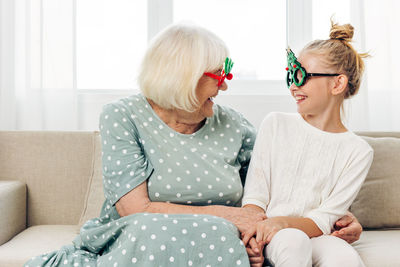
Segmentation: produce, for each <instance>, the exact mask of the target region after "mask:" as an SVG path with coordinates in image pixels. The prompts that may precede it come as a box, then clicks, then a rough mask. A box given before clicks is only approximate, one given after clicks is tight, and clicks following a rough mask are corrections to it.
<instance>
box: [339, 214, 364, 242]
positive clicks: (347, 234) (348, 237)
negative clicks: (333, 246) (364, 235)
mask: <svg viewBox="0 0 400 267" xmlns="http://www.w3.org/2000/svg"><path fill="white" fill-rule="evenodd" d="M334 227H335V231H333V232H332V233H331V235H332V236H336V237H339V238H341V239H343V240H345V241H346V242H348V243H349V244H351V243H353V242H355V241H357V240H358V239H359V238H360V235H361V232H362V226H361V224H360V223H359V222H358V220H357V218H356V217H355V216H354V215H353V214H352V213H350V212H348V213H347V214H346V215H345V216H343V217H342V218H340V219H339V220H338V221H337V222H336V223H335V225H334Z"/></svg>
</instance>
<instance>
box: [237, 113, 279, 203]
mask: <svg viewBox="0 0 400 267" xmlns="http://www.w3.org/2000/svg"><path fill="white" fill-rule="evenodd" d="M272 121H273V120H272V118H271V116H267V117H266V118H265V119H264V120H263V122H262V124H261V126H260V130H259V132H258V134H257V139H256V142H255V145H254V151H253V155H252V158H251V162H250V167H249V171H248V173H247V178H246V183H245V187H244V195H243V200H242V205H243V206H244V205H248V204H252V205H256V206H258V207H260V208H262V209H264V210H266V208H267V205H268V203H269V199H270V197H269V194H270V181H271V175H270V169H271V167H270V154H271V143H272V139H273V134H272V133H273V126H272Z"/></svg>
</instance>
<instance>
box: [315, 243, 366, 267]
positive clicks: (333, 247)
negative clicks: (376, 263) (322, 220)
mask: <svg viewBox="0 0 400 267" xmlns="http://www.w3.org/2000/svg"><path fill="white" fill-rule="evenodd" d="M312 245H313V264H314V265H315V266H327V267H330V266H332V267H333V266H349V267H364V266H365V265H364V263H363V261H362V260H361V257H360V255H359V254H358V253H357V251H356V250H355V249H354V248H353V247H352V246H351V245H349V244H348V243H347V242H346V241H344V240H342V239H340V238H337V237H333V236H321V237H318V238H316V239H315V240H314V238H313V240H312Z"/></svg>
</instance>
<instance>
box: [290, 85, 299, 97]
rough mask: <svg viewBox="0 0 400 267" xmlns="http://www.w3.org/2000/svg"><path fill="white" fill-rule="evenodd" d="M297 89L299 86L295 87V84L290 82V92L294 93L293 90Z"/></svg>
mask: <svg viewBox="0 0 400 267" xmlns="http://www.w3.org/2000/svg"><path fill="white" fill-rule="evenodd" d="M298 89H299V87H297V85H295V84H294V83H292V84H291V85H290V86H289V90H290V93H291V94H292V95H293V94H294V92H295V91H296V90H298Z"/></svg>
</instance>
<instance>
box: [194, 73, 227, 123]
mask: <svg viewBox="0 0 400 267" xmlns="http://www.w3.org/2000/svg"><path fill="white" fill-rule="evenodd" d="M221 71H222V69H219V70H216V71H213V72H212V73H213V74H216V75H220V74H221ZM226 89H228V85H227V84H226V83H225V81H224V82H223V83H222V84H221V85H220V86H218V80H216V79H213V78H211V77H208V76H206V75H203V76H202V77H201V78H200V80H199V83H198V84H197V88H196V96H197V99H198V101H199V109H198V110H197V112H198V114H199V115H200V116H203V117H204V118H205V117H211V116H212V115H213V114H214V111H213V105H214V102H213V98H214V97H216V96H217V95H218V92H219V90H224V91H225V90H226Z"/></svg>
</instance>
